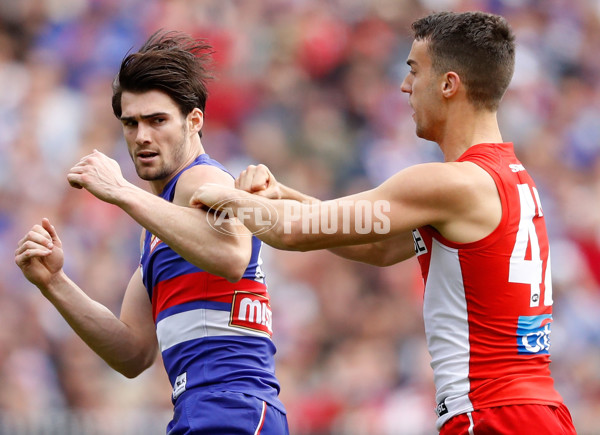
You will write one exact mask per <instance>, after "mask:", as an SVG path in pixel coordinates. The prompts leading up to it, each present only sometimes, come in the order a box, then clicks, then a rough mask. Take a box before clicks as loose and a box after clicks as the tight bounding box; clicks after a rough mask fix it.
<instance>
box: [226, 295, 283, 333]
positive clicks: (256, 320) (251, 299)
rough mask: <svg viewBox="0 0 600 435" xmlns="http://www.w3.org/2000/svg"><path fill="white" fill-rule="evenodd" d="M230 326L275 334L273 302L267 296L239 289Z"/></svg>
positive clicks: (232, 308) (234, 297)
mask: <svg viewBox="0 0 600 435" xmlns="http://www.w3.org/2000/svg"><path fill="white" fill-rule="evenodd" d="M229 326H234V327H237V328H245V329H251V330H253V331H257V332H262V333H264V334H267V335H268V336H269V337H271V336H272V335H273V319H272V312H271V304H270V303H269V298H268V297H267V296H262V295H259V294H256V293H251V292H245V291H239V290H237V291H236V292H235V293H234V295H233V301H232V304H231V318H230V320H229Z"/></svg>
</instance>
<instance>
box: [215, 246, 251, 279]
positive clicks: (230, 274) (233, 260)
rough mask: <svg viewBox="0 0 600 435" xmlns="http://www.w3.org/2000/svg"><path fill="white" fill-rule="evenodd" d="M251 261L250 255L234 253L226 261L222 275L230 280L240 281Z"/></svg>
mask: <svg viewBox="0 0 600 435" xmlns="http://www.w3.org/2000/svg"><path fill="white" fill-rule="evenodd" d="M249 263H250V255H243V254H241V253H239V252H238V253H232V255H231V256H229V257H228V258H227V259H226V260H225V261H224V262H223V265H224V267H223V269H222V271H221V273H220V275H221V276H222V277H223V278H225V279H226V280H227V281H229V282H238V281H239V280H241V279H242V278H243V277H244V273H245V272H246V269H247V268H248V264H249Z"/></svg>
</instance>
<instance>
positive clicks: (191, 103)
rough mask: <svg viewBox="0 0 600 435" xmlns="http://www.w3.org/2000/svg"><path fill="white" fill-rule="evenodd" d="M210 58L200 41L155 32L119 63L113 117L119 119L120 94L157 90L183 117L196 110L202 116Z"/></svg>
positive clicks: (115, 83) (113, 100)
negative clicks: (164, 94)
mask: <svg viewBox="0 0 600 435" xmlns="http://www.w3.org/2000/svg"><path fill="white" fill-rule="evenodd" d="M212 54H213V49H212V47H211V46H210V45H208V44H207V43H206V42H205V41H204V40H197V39H193V38H192V37H190V36H189V35H187V34H185V33H181V32H176V31H168V32H167V31H163V30H159V31H157V32H155V33H154V34H153V35H152V36H150V37H149V38H148V40H147V41H146V42H145V43H144V45H143V46H142V47H141V48H140V49H139V51H138V52H136V53H130V54H128V55H127V56H125V58H124V59H123V61H122V62H121V68H120V69H119V73H118V74H117V76H116V78H115V80H114V82H113V96H112V108H113V112H114V114H115V116H116V117H117V118H120V117H121V115H122V107H121V95H122V94H123V92H124V91H127V92H134V93H141V92H148V91H152V90H159V91H162V92H164V93H166V94H167V95H169V97H171V98H172V99H173V101H175V104H176V105H177V106H178V107H179V109H180V111H181V113H182V115H183V116H187V115H188V114H189V113H190V112H191V111H192V110H193V109H194V108H196V107H197V108H199V109H200V110H202V111H203V112H204V109H205V106H206V99H207V97H208V90H207V86H206V83H207V81H208V80H209V79H211V78H212V75H211V74H210V72H209V69H208V66H209V65H210V62H211V55H212ZM200 136H202V133H201V132H200Z"/></svg>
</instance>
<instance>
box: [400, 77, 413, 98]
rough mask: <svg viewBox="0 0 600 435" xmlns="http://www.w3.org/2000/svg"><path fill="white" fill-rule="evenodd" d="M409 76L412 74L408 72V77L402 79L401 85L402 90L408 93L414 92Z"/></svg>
mask: <svg viewBox="0 0 600 435" xmlns="http://www.w3.org/2000/svg"><path fill="white" fill-rule="evenodd" d="M409 77H410V74H407V75H406V77H404V80H402V84H401V85H400V90H401V91H402V92H406V93H407V94H410V93H411V92H412V85H411V84H410V83H409Z"/></svg>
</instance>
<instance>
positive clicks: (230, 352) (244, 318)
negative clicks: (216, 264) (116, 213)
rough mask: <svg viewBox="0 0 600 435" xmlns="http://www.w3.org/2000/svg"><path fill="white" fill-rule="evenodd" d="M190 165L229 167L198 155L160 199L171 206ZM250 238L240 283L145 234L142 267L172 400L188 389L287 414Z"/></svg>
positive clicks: (256, 249)
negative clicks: (245, 399)
mask: <svg viewBox="0 0 600 435" xmlns="http://www.w3.org/2000/svg"><path fill="white" fill-rule="evenodd" d="M195 165H212V166H216V167H218V168H220V169H222V170H223V171H225V172H227V171H226V169H225V168H224V167H223V166H222V165H221V164H219V163H218V162H216V161H215V160H212V159H211V158H210V157H209V156H208V155H206V154H202V155H200V156H198V157H197V158H196V160H194V162H193V163H192V164H191V165H189V166H188V167H186V168H185V169H183V170H182V171H181V172H179V173H178V174H177V175H176V176H175V177H174V178H173V179H172V180H171V181H170V182H169V183H168V184H167V185H166V186H165V188H164V190H163V192H162V193H161V194H160V197H162V198H164V199H166V200H167V201H173V197H174V193H175V186H176V185H177V180H178V179H179V177H180V176H181V174H182V173H183V172H185V171H186V170H187V169H189V168H191V167H193V166H195ZM261 246H262V242H261V241H260V240H258V239H257V238H256V237H254V236H252V256H251V259H250V262H249V264H248V267H247V268H246V271H245V272H244V276H243V278H242V279H241V280H240V281H238V282H236V283H231V282H229V281H227V280H226V279H224V278H221V277H219V276H216V275H212V274H210V273H208V272H205V271H203V270H201V269H199V268H198V267H196V266H194V265H192V264H191V263H189V262H187V261H186V260H184V259H183V258H182V257H180V256H179V255H178V254H177V253H175V252H174V251H173V250H172V249H171V248H170V247H169V246H167V245H166V244H165V243H163V242H161V241H160V240H159V239H158V238H156V237H155V236H153V235H152V234H150V233H149V232H146V237H145V240H144V245H143V251H142V257H141V267H142V274H143V281H144V285H145V286H146V289H147V291H148V295H149V297H150V299H151V301H152V314H153V316H154V322H155V324H156V334H157V337H158V342H159V346H160V351H161V354H162V359H163V361H164V365H165V369H166V371H167V374H168V376H169V380H170V381H171V385H172V386H173V403H175V402H176V401H177V399H178V397H180V396H181V395H182V394H185V392H186V391H189V390H192V389H203V390H204V391H235V392H240V393H244V394H248V395H251V396H255V397H257V398H259V399H262V400H264V401H266V402H267V403H269V404H270V405H272V406H274V407H276V408H277V409H279V410H280V411H281V412H283V413H285V408H284V406H283V404H282V403H281V401H280V400H279V398H278V394H279V382H278V381H277V378H276V377H275V363H274V355H275V352H276V349H275V345H274V344H273V341H272V339H271V337H272V334H273V330H272V318H271V306H270V303H269V293H268V292H267V286H266V284H265V276H264V274H263V271H262V269H261V263H262V260H261V258H260V250H261Z"/></svg>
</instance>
